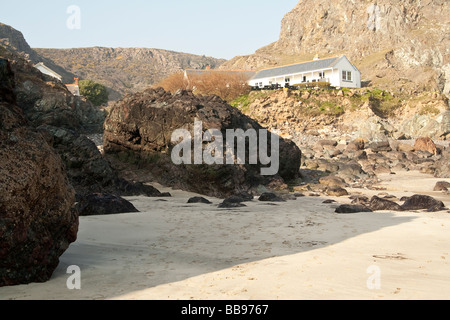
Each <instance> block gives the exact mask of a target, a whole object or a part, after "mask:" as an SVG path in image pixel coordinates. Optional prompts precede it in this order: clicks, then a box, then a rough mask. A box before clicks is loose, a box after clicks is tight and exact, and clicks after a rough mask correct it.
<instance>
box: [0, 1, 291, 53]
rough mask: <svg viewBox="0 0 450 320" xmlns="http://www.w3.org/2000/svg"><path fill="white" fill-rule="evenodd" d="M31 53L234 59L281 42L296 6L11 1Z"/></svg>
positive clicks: (7, 11)
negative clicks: (169, 53)
mask: <svg viewBox="0 0 450 320" xmlns="http://www.w3.org/2000/svg"><path fill="white" fill-rule="evenodd" d="M2 2H3V3H2V4H1V6H0V22H2V23H4V24H7V25H10V26H12V27H13V28H15V29H17V30H19V31H21V32H22V33H23V35H24V37H25V39H26V40H27V42H28V43H29V45H30V46H31V47H32V48H79V47H93V46H104V47H113V48H118V47H121V48H132V47H145V48H156V49H167V50H173V51H179V52H185V53H193V54H198V55H206V56H211V57H215V58H223V59H231V58H233V57H235V56H240V55H246V54H252V53H254V52H255V51H256V50H257V49H259V48H261V47H263V46H266V45H268V44H270V43H272V42H274V41H276V40H278V37H279V33H280V26H281V20H282V18H283V16H284V15H285V14H286V13H288V12H289V11H291V10H292V9H293V8H294V7H295V5H296V4H297V2H298V0H281V1H280V0H278V1H275V0H184V1H183V0H158V1H155V0H147V1H144V0H127V1H116V0H110V1H106V0H89V1H87V0H52V1H50V0H40V1H36V0H33V1H31V0H23V1H20V0H8V1H5V0H4V1H2Z"/></svg>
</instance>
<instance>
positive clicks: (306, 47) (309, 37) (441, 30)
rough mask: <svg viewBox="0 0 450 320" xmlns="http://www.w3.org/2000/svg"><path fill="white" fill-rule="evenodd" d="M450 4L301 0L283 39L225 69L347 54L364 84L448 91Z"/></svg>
mask: <svg viewBox="0 0 450 320" xmlns="http://www.w3.org/2000/svg"><path fill="white" fill-rule="evenodd" d="M448 16H450V4H449V2H448V1H445V0H424V1H411V0H395V1H388V0H379V1H346V0H345V1H344V0H339V1H329V0H301V1H299V3H298V4H297V6H296V7H295V8H294V9H293V10H292V11H291V12H289V13H288V14H286V15H285V17H284V18H283V20H282V22H281V32H280V38H279V40H278V41H277V42H275V43H272V44H270V45H268V46H266V47H264V48H261V49H259V50H257V51H256V53H255V54H254V55H250V56H245V57H236V58H234V59H232V60H231V61H229V62H227V63H226V64H225V65H224V66H223V67H224V68H228V67H233V68H236V67H240V68H247V69H259V68H261V67H263V66H273V65H280V64H285V63H294V62H299V61H302V60H308V59H311V58H312V57H313V56H314V55H315V54H319V56H320V57H324V58H325V57H328V56H334V55H341V54H344V55H346V56H347V57H348V58H349V59H350V60H351V61H352V62H353V63H354V64H355V65H356V66H357V67H358V68H359V69H360V70H361V72H362V75H363V79H364V80H366V81H367V83H366V84H369V85H376V86H380V87H386V88H387V87H389V86H390V87H391V88H397V89H398V88H404V89H415V90H417V89H419V90H420V89H426V90H439V91H440V92H443V93H446V94H447V95H448V94H449V91H450V49H449V48H450V37H449V36H448V35H449V34H450V20H449V19H448Z"/></svg>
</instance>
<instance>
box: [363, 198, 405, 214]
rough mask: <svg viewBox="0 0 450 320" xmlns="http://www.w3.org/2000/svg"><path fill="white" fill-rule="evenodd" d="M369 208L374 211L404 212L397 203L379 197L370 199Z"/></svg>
mask: <svg viewBox="0 0 450 320" xmlns="http://www.w3.org/2000/svg"><path fill="white" fill-rule="evenodd" d="M368 206H369V208H370V209H371V210H372V211H380V210H392V211H402V210H403V209H402V207H401V206H400V205H399V204H397V203H395V202H394V201H391V200H388V199H383V198H380V197H377V196H373V197H372V199H370V202H369V204H368Z"/></svg>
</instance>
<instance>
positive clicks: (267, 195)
mask: <svg viewBox="0 0 450 320" xmlns="http://www.w3.org/2000/svg"><path fill="white" fill-rule="evenodd" d="M258 200H259V201H268V202H284V201H286V200H284V199H283V198H281V197H279V196H277V195H276V194H275V193H272V192H264V193H263V194H261V196H260V197H259V199H258Z"/></svg>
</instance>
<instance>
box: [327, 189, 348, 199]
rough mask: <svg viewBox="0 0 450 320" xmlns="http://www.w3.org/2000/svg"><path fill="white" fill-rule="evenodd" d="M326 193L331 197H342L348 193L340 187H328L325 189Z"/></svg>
mask: <svg viewBox="0 0 450 320" xmlns="http://www.w3.org/2000/svg"><path fill="white" fill-rule="evenodd" d="M326 193H327V195H329V196H332V197H342V196H347V195H348V192H347V190H345V189H344V188H341V187H329V188H327V189H326Z"/></svg>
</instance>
